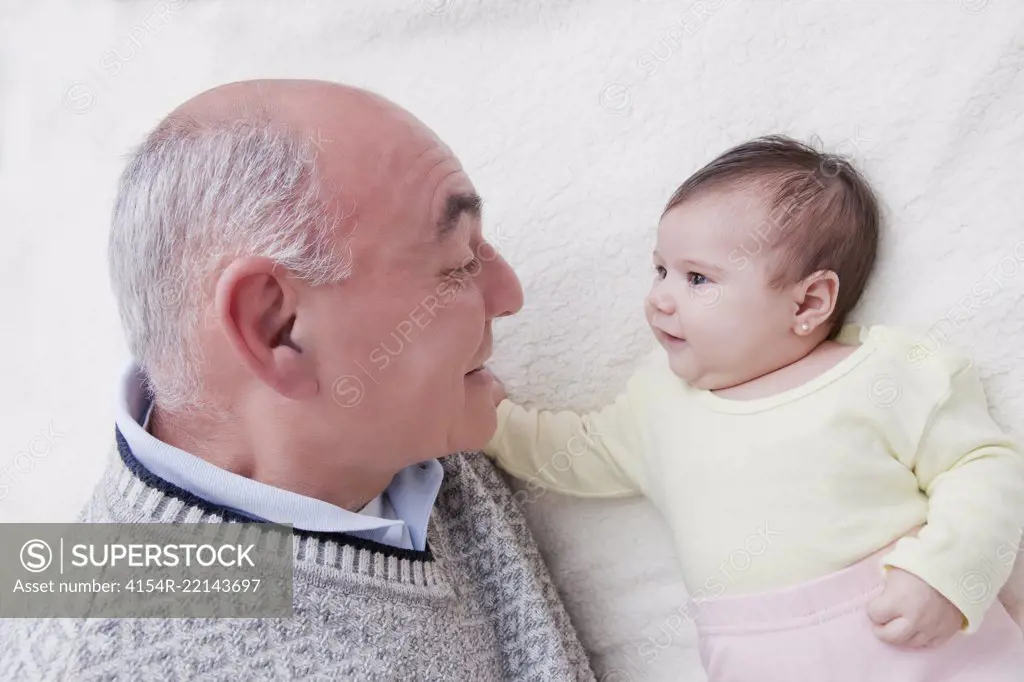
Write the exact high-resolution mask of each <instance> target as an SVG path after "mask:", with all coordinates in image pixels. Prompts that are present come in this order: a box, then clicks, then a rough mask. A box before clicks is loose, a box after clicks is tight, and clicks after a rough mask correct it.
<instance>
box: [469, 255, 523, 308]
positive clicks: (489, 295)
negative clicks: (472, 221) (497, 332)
mask: <svg viewBox="0 0 1024 682" xmlns="http://www.w3.org/2000/svg"><path fill="white" fill-rule="evenodd" d="M487 251H490V252H492V254H493V257H492V258H486V256H487ZM480 258H481V260H483V261H484V267H483V269H484V282H483V284H484V305H485V306H486V313H487V319H491V318H495V317H506V316H508V315H515V314H516V313H518V312H519V310H520V309H521V308H522V307H523V287H522V285H521V284H520V283H519V278H518V277H516V273H515V271H514V270H512V266H510V265H509V264H508V262H507V261H506V260H505V259H504V258H502V257H501V254H500V253H498V250H497V249H495V248H494V247H493V246H490V245H488V246H487V247H486V248H485V249H484V253H482V254H481V256H480Z"/></svg>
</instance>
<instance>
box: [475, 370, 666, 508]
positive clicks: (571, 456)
mask: <svg viewBox="0 0 1024 682" xmlns="http://www.w3.org/2000/svg"><path fill="white" fill-rule="evenodd" d="M644 374H645V370H644V368H641V369H640V370H639V371H638V372H637V373H636V374H635V375H634V376H633V377H632V378H631V379H630V380H629V383H628V385H627V387H626V390H625V391H624V392H623V393H622V394H620V395H619V396H618V397H617V398H616V400H615V402H614V403H612V404H611V405H608V406H607V407H605V408H604V409H602V410H598V411H595V412H590V413H587V414H583V415H580V414H577V413H575V412H569V411H561V412H552V411H548V410H537V409H526V408H523V407H520V406H519V405H516V404H515V403H513V402H511V401H509V400H503V401H502V402H501V404H500V405H499V406H498V430H497V432H496V433H495V434H494V436H493V437H492V438H491V441H490V442H489V443H488V444H487V446H486V447H485V448H484V452H486V453H487V454H488V455H490V456H491V457H494V458H495V460H496V461H497V463H498V465H499V466H501V468H502V469H505V470H506V471H508V472H509V473H510V474H512V475H513V476H515V477H516V478H519V479H522V480H524V481H528V482H529V483H530V485H532V486H539V487H541V488H545V489H548V490H553V491H555V492H560V493H565V494H569V495H576V496H579V497H624V496H627V495H636V494H639V493H640V492H641V491H642V489H643V488H644V487H645V474H644V459H643V455H644V452H643V451H644V442H643V435H642V429H641V414H642V413H643V410H644V403H645V401H646V399H647V395H646V394H647V392H648V387H647V385H646V384H647V382H646V379H645V376H644Z"/></svg>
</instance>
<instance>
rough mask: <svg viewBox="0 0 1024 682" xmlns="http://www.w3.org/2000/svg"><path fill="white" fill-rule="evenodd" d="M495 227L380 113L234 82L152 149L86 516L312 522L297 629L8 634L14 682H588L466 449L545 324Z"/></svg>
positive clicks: (141, 171) (298, 534)
mask: <svg viewBox="0 0 1024 682" xmlns="http://www.w3.org/2000/svg"><path fill="white" fill-rule="evenodd" d="M480 223H481V221H480V198H479V197H478V196H477V194H476V192H475V190H474V188H473V185H472V183H471V182H470V180H469V178H468V177H467V176H466V174H465V172H464V171H463V170H462V168H461V167H460V165H459V162H458V160H457V159H456V158H455V157H454V155H453V154H452V152H451V151H450V150H449V149H448V148H447V147H446V146H445V145H444V144H442V143H441V142H440V141H439V140H438V139H437V137H436V136H435V135H434V134H433V133H432V132H431V131H430V130H429V129H427V128H426V127H425V126H424V125H423V124H422V123H420V122H419V121H417V120H416V119H415V118H414V117H413V116H411V115H410V114H409V113H407V112H405V111H404V110H402V109H400V108H399V107H397V106H395V105H394V104H392V103H391V102H389V101H387V100H385V99H383V98H381V97H378V96H375V95H372V94H370V93H367V92H364V91H360V90H356V89H353V88H349V87H344V86H341V85H336V84H330V83H323V82H311V81H259V82H244V83H232V84H229V85H225V86H222V87H219V88H216V89H214V90H211V91H208V92H206V93H203V94H201V95H199V96H197V97H196V98H194V99H193V100H191V101H189V102H187V103H186V104H184V105H183V106H181V107H180V108H179V109H177V110H176V111H174V112H173V113H172V114H171V115H170V116H168V118H167V119H166V120H164V121H163V122H162V123H161V124H160V125H159V126H157V128H156V129H155V130H154V131H153V132H152V133H151V134H150V135H149V137H148V138H147V139H146V140H145V142H144V143H143V145H142V146H141V148H140V149H139V150H138V152H137V153H136V154H135V155H134V157H133V158H132V160H131V161H130V163H129V165H128V168H127V169H126V171H125V172H124V175H123V177H122V180H121V186H120V192H119V195H118V199H117V203H116V206H115V210H114V217H113V228H112V232H111V238H110V260H111V263H110V265H111V273H112V280H113V288H114V292H115V294H116V297H117V300H118V304H119V306H120V313H121V317H122V321H123V324H124V327H125V329H126V333H127V336H128V339H129V342H130V346H131V350H132V353H133V356H134V357H135V358H136V360H137V363H138V364H137V365H133V366H132V367H131V368H130V369H129V371H128V372H127V374H126V376H125V379H124V385H123V393H122V397H121V403H120V408H121V411H120V414H119V415H118V417H117V429H116V445H117V447H116V450H117V452H116V455H115V456H114V457H113V458H112V463H111V465H110V467H109V469H108V470H107V472H106V473H105V475H104V477H103V479H102V481H101V482H100V484H99V485H98V487H97V489H96V491H95V493H94V496H93V498H92V499H91V501H90V502H89V504H88V506H87V507H86V509H85V510H84V512H83V514H82V520H84V521H88V522H134V523H140V522H164V523H166V522H171V523H173V522H184V521H189V522H194V521H199V520H204V521H206V520H215V521H217V520H225V521H233V520H234V521H252V520H256V521H271V522H277V523H289V524H293V526H294V540H295V547H296V548H297V551H296V558H295V566H294V571H293V574H294V597H293V605H294V616H293V617H292V618H290V619H264V620H260V619H251V620H230V619H221V620H217V619H192V620H184V621H183V620H159V619H142V620H119V619H89V620H73V621H68V620H36V621H17V622H12V621H8V622H7V623H6V624H5V627H4V629H3V630H2V631H0V633H2V634H0V636H2V638H3V652H2V653H0V678H2V679H56V678H60V679H76V680H78V679H122V678H124V679H128V678H131V679H137V678H144V679H157V678H170V677H173V678H175V679H192V678H193V677H197V678H198V677H201V678H203V679H232V680H234V679H250V678H254V677H272V678H277V679H286V678H288V679H290V678H300V677H302V678H305V677H316V678H340V679H381V678H386V679H417V680H492V679H517V680H519V679H521V680H527V679H529V680H540V679H543V680H578V679H592V677H593V675H592V673H591V671H590V668H589V666H588V663H587V660H586V656H585V654H584V652H583V650H582V647H581V646H580V644H579V642H578V640H577V638H576V635H575V633H574V631H573V629H572V626H571V624H570V622H569V619H568V617H567V616H566V613H565V611H564V609H563V607H562V605H561V603H560V602H559V599H558V597H557V595H556V593H555V591H554V589H553V588H552V585H551V582H550V579H549V577H548V575H547V573H546V571H545V568H544V566H543V564H542V562H541V559H540V556H539V555H538V552H537V550H536V547H535V546H534V544H533V541H532V539H531V537H530V534H529V531H528V530H527V528H526V526H525V524H524V521H523V517H522V515H521V514H520V512H519V511H518V509H517V506H516V504H515V503H514V502H513V501H512V499H511V496H510V494H509V491H508V490H507V488H506V487H505V485H504V484H503V481H502V480H501V479H500V478H499V476H498V475H497V474H496V473H495V470H494V468H493V466H492V465H491V463H490V462H489V461H488V460H486V459H485V458H484V457H483V456H482V455H479V454H467V452H466V451H475V450H478V449H479V448H481V447H482V446H483V445H484V444H485V443H486V441H487V440H488V438H489V437H490V436H491V434H492V432H493V431H494V429H495V412H494V407H493V401H492V396H491V391H492V385H493V384H492V381H493V380H492V378H491V377H490V375H489V373H488V372H487V371H486V370H485V369H483V365H484V363H485V362H486V361H487V359H488V357H489V356H490V353H491V320H492V319H493V318H495V317H499V316H502V315H509V314H512V313H514V312H516V311H517V310H518V309H519V308H520V306H521V303H522V291H521V289H520V286H519V282H518V280H517V279H516V276H515V274H514V273H513V272H512V270H511V269H510V268H509V266H508V265H507V264H506V263H505V262H504V261H503V260H502V259H501V258H500V257H499V256H498V255H497V253H496V252H495V251H494V249H493V248H491V247H490V246H489V245H488V244H487V243H486V242H485V241H484V240H483V237H482V235H481V224H480ZM450 453H457V454H454V455H450V456H447V455H449V454H450Z"/></svg>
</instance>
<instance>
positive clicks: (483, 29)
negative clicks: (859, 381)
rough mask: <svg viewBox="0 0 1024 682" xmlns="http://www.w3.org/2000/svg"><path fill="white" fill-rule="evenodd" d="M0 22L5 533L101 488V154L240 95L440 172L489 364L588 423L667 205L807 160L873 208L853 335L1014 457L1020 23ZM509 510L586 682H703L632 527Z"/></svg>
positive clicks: (786, 0) (840, 10) (457, 12)
mask: <svg viewBox="0 0 1024 682" xmlns="http://www.w3.org/2000/svg"><path fill="white" fill-rule="evenodd" d="M0 8H2V9H0V22H2V28H0V31H2V33H0V221H2V222H0V225H2V229H3V235H4V239H5V245H4V248H3V249H2V250H0V259H2V261H0V264H2V267H0V279H2V285H3V289H2V290H3V292H4V294H5V297H4V298H5V301H4V303H5V310H4V315H3V321H2V325H3V331H4V333H3V337H2V338H3V341H2V343H3V346H2V348H3V352H2V353H0V376H2V377H3V379H4V385H5V389H6V390H5V391H4V392H3V401H4V402H3V409H2V410H0V521H20V520H39V521H48V520H60V519H65V518H68V517H69V516H70V515H71V514H72V513H73V512H74V511H76V510H77V509H78V507H79V505H80V504H81V502H82V501H83V500H84V499H85V497H86V495H87V494H88V491H89V489H90V487H91V485H92V483H93V481H94V480H95V479H96V477H97V476H98V474H99V471H100V468H101V467H102V464H103V457H104V452H105V451H106V449H107V447H108V446H109V443H110V439H111V435H112V430H113V427H112V423H113V422H112V416H111V415H112V408H111V399H112V396H113V394H114V381H115V379H116V377H117V375H118V373H119V372H120V369H121V366H122V364H121V363H122V362H123V360H124V353H125V348H124V344H123V342H122V340H121V337H120V330H119V327H118V322H117V318H116V312H115V309H114V306H113V301H112V297H111V296H110V294H109V289H108V284H107V274H106V264H105V256H106V254H105V245H106V232H107V227H108V215H109V211H110V206H111V202H112V199H113V193H114V188H115V180H116V177H117V174H118V172H119V171H120V169H121V166H122V164H123V160H124V155H125V154H126V153H127V152H128V151H129V150H130V149H131V148H132V146H133V145H134V144H136V143H137V142H138V141H139V140H140V139H141V137H142V136H143V134H144V133H145V131H146V130H147V129H148V128H150V127H151V126H152V125H153V124H155V123H156V122H157V121H158V120H159V118H160V117H161V116H162V115H164V114H165V113H167V112H168V111H169V110H170V109H171V108H173V107H174V106H176V105H177V104H179V103H180V102H181V101H183V100H184V99H186V98H188V97H190V96H192V95H193V94H196V93H197V92H199V91H201V90H203V89H205V88H207V87H210V86H213V85H215V84H218V83H221V82H225V81H231V80H238V79H243V78H254V77H267V76H270V77H306V78H324V79H330V80H340V81H345V82H348V83H352V84H356V85H362V86H365V87H369V88H371V89H374V90H377V91H378V92H380V93H382V94H384V95H385V96H388V97H390V98H391V99H393V100H395V101H397V102H398V103H400V104H402V105H403V106H405V107H407V108H408V109H410V110H411V111H413V112H414V113H415V114H416V115H418V116H419V117H420V118H422V119H423V120H424V121H425V122H426V123H427V124H428V125H430V126H431V127H433V128H434V129H435V130H436V131H437V132H438V133H439V135H440V136H441V137H442V138H443V139H444V140H445V141H447V142H448V143H449V144H450V145H451V146H452V148H453V149H454V150H455V151H456V153H457V154H458V155H459V156H460V158H461V160H462V161H463V164H464V165H465V167H466V168H467V170H468V172H469V174H470V176H471V177H472V178H473V180H474V182H475V183H476V185H477V187H478V189H479V190H480V192H481V193H482V194H483V196H484V197H485V200H486V209H485V217H486V224H487V229H488V231H489V232H490V234H491V237H492V239H493V241H494V242H495V243H496V244H497V246H498V247H499V248H500V249H501V250H502V252H503V253H504V254H505V255H506V257H507V258H508V259H509V260H510V261H511V263H512V264H513V266H514V267H516V269H517V271H518V273H519V275H520V277H521V279H522V281H523V285H524V288H525V292H526V306H525V307H524V309H523V311H522V313H521V314H520V315H519V316H517V317H515V318H513V319H509V320H503V321H501V322H500V323H499V324H498V325H497V333H498V344H497V347H496V351H495V359H494V362H493V366H494V368H495V370H496V372H497V373H498V374H499V375H500V376H501V377H503V378H504V379H505V380H506V382H507V384H508V386H509V389H510V392H511V394H512V396H513V397H514V398H517V399H519V400H523V401H528V402H531V403H533V404H537V405H542V406H547V407H572V408H577V409H588V408H595V407H598V406H600V405H602V404H603V403H605V402H606V401H608V400H610V399H611V398H612V397H613V395H614V394H615V392H616V391H617V389H618V388H619V387H620V386H621V385H622V383H623V381H624V380H625V378H626V377H627V375H628V374H629V372H630V370H631V369H632V368H633V366H634V365H635V363H636V362H637V360H638V359H639V358H640V357H641V356H642V354H643V353H644V352H645V351H646V350H647V349H648V348H650V347H651V345H652V340H651V338H650V337H649V335H648V332H647V330H646V328H645V325H644V323H643V316H642V310H641V301H642V297H643V295H644V293H645V291H646V288H647V286H648V283H649V280H650V276H651V268H650V255H649V254H650V250H651V248H652V245H653V236H654V230H655V226H656V223H657V219H658V216H659V213H660V210H661V208H662V206H663V204H664V202H665V200H666V199H667V198H668V196H669V194H670V193H671V191H672V189H673V188H674V187H675V186H676V185H677V184H678V183H679V182H681V181H682V180H683V179H684V178H685V177H686V175H687V174H689V173H690V172H692V171H693V170H695V169H696V168H697V167H698V166H700V165H701V164H703V163H704V162H706V161H707V160H709V159H710V158H711V157H712V156H714V155H715V154H717V153H718V152H720V151H722V150H724V149H725V148H726V147H728V146H729V145H732V144H734V143H737V142H740V141H742V140H744V139H747V138H749V137H752V136H754V135H759V134H764V133H771V132H782V133H788V134H791V135H794V136H797V137H800V138H803V139H805V140H806V139H810V137H811V136H812V135H817V136H819V137H820V140H821V145H822V147H823V148H824V149H826V150H829V151H837V152H840V153H844V154H847V155H849V156H851V157H852V158H853V160H854V162H855V163H856V164H858V166H859V167H860V168H861V169H863V170H864V172H865V173H866V174H867V175H868V176H869V177H870V179H871V180H872V181H873V182H874V184H875V186H876V188H877V189H878V191H879V194H880V195H881V197H882V200H883V203H884V206H885V218H886V233H885V239H884V243H883V251H882V258H881V262H880V264H879V268H878V271H877V274H876V276H875V278H874V280H873V282H872V283H871V286H870V289H869V291H868V293H867V295H866V297H865V300H864V301H863V305H862V306H861V307H860V308H859V309H858V311H857V314H856V316H855V321H859V322H880V323H888V324H902V325H906V326H910V327H912V328H916V329H918V330H919V331H922V332H924V331H927V330H929V329H930V328H932V327H933V326H935V325H937V324H938V325H941V326H946V327H948V328H949V341H948V342H947V343H950V344H955V345H958V346H960V347H963V348H965V349H968V350H970V352H971V353H972V354H973V356H974V357H975V358H976V359H977V362H978V364H979V366H980V368H981V373H982V375H983V377H984V379H985V383H986V388H987V390H988V393H989V397H990V400H991V403H992V408H993V412H994V414H995V416H996V418H997V420H998V421H999V422H1000V423H1001V424H1002V425H1003V426H1005V427H1007V428H1009V429H1013V430H1014V431H1015V432H1016V433H1017V434H1018V435H1021V434H1024V363H1022V360H1024V343H1022V341H1024V218H1022V217H1021V216H1022V215H1024V192H1022V190H1021V187H1022V180H1024V172H1022V171H1021V159H1022V151H1024V118H1022V115H1021V112H1022V110H1024V5H1022V4H1021V3H1019V2H1017V1H1016V0H934V1H925V0H920V1H913V2H911V1H897V0H890V1H877V2H876V1H871V0H861V1H853V0H850V1H841V0H819V1H811V0H806V1H804V0H702V1H697V2H693V3H692V4H691V3H688V2H678V1H677V2H657V1H637V2H626V1H623V0H618V1H612V0H604V1H600V0H587V1H584V0H576V1H573V0H524V1H521V2H520V1H513V0H422V1H420V0H407V1H404V2H402V1H399V0H374V1H373V2H369V1H357V0H339V1H334V2H329V1H320V2H312V1H300V0H276V1H254V0H247V1H246V2H241V1H237V2H228V1H214V0H191V2H189V1H187V0H152V1H150V0H144V1H134V2H114V1H107V2H100V1H95V2H79V3H71V2H32V3H28V2H19V1H17V0H0ZM986 283H987V284H986ZM984 291H989V292H990V294H989V295H987V296H982V294H983V293H984ZM965 297H967V298H965ZM961 303H962V304H969V305H971V308H970V309H969V310H966V311H965V310H963V309H961V310H960V311H959V312H956V310H955V307H956V306H958V305H960V304H961ZM943 320H946V321H945V322H943ZM529 513H530V516H531V519H532V522H533V524H534V526H535V528H536V530H537V534H538V537H539V538H540V539H541V541H542V544H543V546H544V549H545V552H546V554H547V555H548V557H549V560H550V563H551V567H552V570H553V571H554V574H555V576H556V578H557V580H558V582H559V584H560V587H561V588H562V591H563V593H564V594H565V595H566V599H567V602H568V604H569V606H570V609H571V611H572V612H573V615H574V618H575V620H576V622H577V624H578V627H579V629H580V632H581V635H582V636H583V638H584V640H585V642H586V644H587V645H588V646H589V647H590V648H591V650H592V651H593V652H594V662H595V666H596V667H597V668H598V669H599V672H601V673H603V674H605V679H606V680H609V681H611V680H619V681H621V680H662V679H684V680H701V679H702V673H700V672H699V666H698V665H697V659H696V654H695V651H694V649H693V646H692V644H693V632H692V629H691V628H690V627H689V626H688V624H686V623H685V622H683V623H682V624H681V625H678V626H677V622H678V621H679V620H680V619H679V618H678V616H674V615H673V610H674V609H676V608H678V607H679V606H680V605H681V604H682V603H683V602H682V596H681V586H680V585H679V583H678V575H677V573H676V569H675V563H674V558H673V555H672V553H671V548H670V543H669V540H668V538H667V536H666V535H665V531H664V527H663V526H662V525H661V524H660V521H658V520H657V518H656V516H655V515H654V514H653V512H652V510H651V509H650V508H649V506H648V505H647V504H646V503H645V502H642V501H626V502H615V503H599V502H586V503H583V502H580V501H570V500H565V499H562V498H558V497H557V496H555V495H553V494H551V495H544V496H542V497H541V498H540V499H538V500H536V501H535V502H534V503H532V504H531V505H530V506H529ZM722 513H723V514H726V513H728V506H727V504H723V512H722ZM708 523H714V519H708Z"/></svg>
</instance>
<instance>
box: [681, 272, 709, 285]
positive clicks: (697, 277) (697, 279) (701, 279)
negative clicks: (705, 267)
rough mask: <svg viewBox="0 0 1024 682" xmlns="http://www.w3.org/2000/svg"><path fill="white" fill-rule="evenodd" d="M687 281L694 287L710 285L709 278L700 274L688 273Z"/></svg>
mask: <svg viewBox="0 0 1024 682" xmlns="http://www.w3.org/2000/svg"><path fill="white" fill-rule="evenodd" d="M686 279H687V280H688V281H689V282H690V284H691V285H692V286H695V287H699V286H700V285H702V284H707V283H708V278H707V277H705V276H704V275H702V274H700V273H699V272H688V273H687V274H686Z"/></svg>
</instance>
